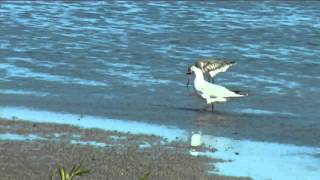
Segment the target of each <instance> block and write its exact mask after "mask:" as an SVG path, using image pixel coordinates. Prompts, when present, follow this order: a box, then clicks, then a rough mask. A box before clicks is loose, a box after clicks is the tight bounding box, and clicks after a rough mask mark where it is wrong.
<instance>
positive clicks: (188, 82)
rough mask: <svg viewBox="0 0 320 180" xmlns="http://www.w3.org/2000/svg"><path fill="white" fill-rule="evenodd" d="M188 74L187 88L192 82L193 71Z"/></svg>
mask: <svg viewBox="0 0 320 180" xmlns="http://www.w3.org/2000/svg"><path fill="white" fill-rule="evenodd" d="M186 74H187V75H188V81H187V88H189V84H190V75H192V73H191V72H187V73H186Z"/></svg>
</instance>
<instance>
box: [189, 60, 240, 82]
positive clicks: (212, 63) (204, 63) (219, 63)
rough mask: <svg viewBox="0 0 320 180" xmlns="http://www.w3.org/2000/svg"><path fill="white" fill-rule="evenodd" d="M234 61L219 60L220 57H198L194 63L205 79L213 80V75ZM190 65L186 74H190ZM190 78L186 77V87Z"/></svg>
mask: <svg viewBox="0 0 320 180" xmlns="http://www.w3.org/2000/svg"><path fill="white" fill-rule="evenodd" d="M234 64H235V62H234V61H227V60H220V59H200V60H197V61H196V62H195V64H194V66H196V67H197V68H199V69H200V70H201V71H202V74H203V76H204V78H205V79H206V80H207V81H210V82H214V79H213V78H214V76H216V75H217V74H218V73H221V72H225V71H227V70H228V69H229V67H231V66H232V65H234ZM190 68H191V66H189V67H188V71H187V74H189V75H191V69H190ZM189 81H190V79H189V78H188V82H187V87H188V86H189Z"/></svg>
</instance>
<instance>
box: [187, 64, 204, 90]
mask: <svg viewBox="0 0 320 180" xmlns="http://www.w3.org/2000/svg"><path fill="white" fill-rule="evenodd" d="M199 71H200V73H201V70H200V69H199V68H197V67H196V66H194V65H192V66H189V67H188V70H187V73H186V74H187V75H191V74H192V73H195V74H197V73H199ZM189 84H190V76H189V78H188V82H187V88H188V87H189Z"/></svg>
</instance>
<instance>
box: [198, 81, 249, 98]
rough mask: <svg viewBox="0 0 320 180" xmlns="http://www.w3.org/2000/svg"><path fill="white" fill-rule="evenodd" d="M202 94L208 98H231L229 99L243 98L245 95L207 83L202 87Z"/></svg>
mask: <svg viewBox="0 0 320 180" xmlns="http://www.w3.org/2000/svg"><path fill="white" fill-rule="evenodd" d="M201 93H202V95H203V96H206V97H213V98H229V97H241V96H245V95H241V94H237V93H236V92H234V91H231V90H229V89H227V88H225V87H223V86H220V85H216V84H212V83H209V82H205V83H204V84H203V85H202V87H201Z"/></svg>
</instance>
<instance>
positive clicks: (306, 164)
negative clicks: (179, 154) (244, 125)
mask: <svg viewBox="0 0 320 180" xmlns="http://www.w3.org/2000/svg"><path fill="white" fill-rule="evenodd" d="M228 120H232V118H230V117H229V116H228V115H223V114H219V113H218V114H215V115H212V113H211V114H210V113H203V112H200V113H199V114H198V116H197V118H196V121H195V122H194V127H193V129H192V130H191V132H190V133H189V134H190V138H189V140H190V144H191V149H190V154H191V155H193V156H208V157H211V158H216V159H221V160H223V162H218V163H215V165H214V166H215V171H214V173H218V174H221V175H229V176H243V177H252V178H254V179H275V180H277V179H279V180H282V179H310V180H313V179H315V180H316V179H318V178H319V177H320V167H319V164H320V158H319V157H317V155H318V154H319V152H320V148H312V147H307V146H295V145H289V144H278V143H270V142H257V141H249V140H236V139H231V138H225V137H219V136H213V135H212V134H214V133H213V132H210V134H208V133H206V130H207V129H206V127H207V125H208V121H210V123H218V122H220V123H221V122H223V123H224V124H225V125H232V124H233V123H228V122H224V121H228ZM228 128H234V129H236V128H237V127H236V126H233V127H228ZM212 148H214V150H212Z"/></svg>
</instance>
